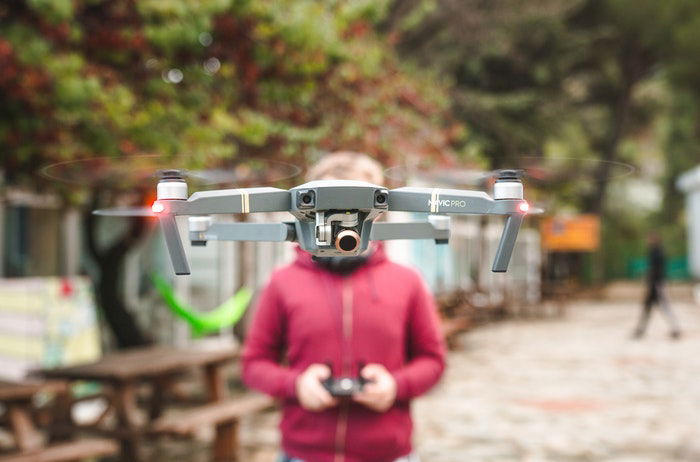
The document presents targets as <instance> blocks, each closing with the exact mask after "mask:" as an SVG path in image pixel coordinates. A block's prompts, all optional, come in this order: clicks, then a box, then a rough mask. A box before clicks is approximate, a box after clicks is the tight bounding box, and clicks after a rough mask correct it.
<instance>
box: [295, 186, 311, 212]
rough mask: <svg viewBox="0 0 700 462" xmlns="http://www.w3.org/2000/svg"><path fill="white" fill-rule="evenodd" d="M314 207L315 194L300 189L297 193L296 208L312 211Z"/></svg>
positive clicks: (308, 190)
mask: <svg viewBox="0 0 700 462" xmlns="http://www.w3.org/2000/svg"><path fill="white" fill-rule="evenodd" d="M314 207H316V192H315V191H314V190H313V189H302V190H301V191H299V192H298V193H297V208H299V209H312V208H314Z"/></svg>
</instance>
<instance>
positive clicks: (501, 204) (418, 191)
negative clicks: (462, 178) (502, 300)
mask: <svg viewBox="0 0 700 462" xmlns="http://www.w3.org/2000/svg"><path fill="white" fill-rule="evenodd" d="M522 204H527V203H526V202H525V201H524V200H522V199H499V200H494V199H492V198H491V197H490V196H489V195H488V194H486V193H484V192H481V191H462V190H458V189H441V188H398V189H393V190H391V191H389V210H390V211H402V212H425V213H432V214H438V213H440V214H450V215H506V216H507V220H506V224H505V228H504V229H503V234H501V240H500V242H499V244H498V250H497V251H496V257H495V259H494V262H493V267H492V268H491V270H492V271H493V272H496V273H503V272H505V271H506V270H507V269H508V263H509V262H510V258H511V255H512V254H513V249H514V247H515V240H516V238H517V237H518V231H519V230H520V225H521V224H522V222H523V216H524V214H525V212H524V210H526V208H521V207H522Z"/></svg>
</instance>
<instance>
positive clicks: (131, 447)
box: [41, 346, 238, 461]
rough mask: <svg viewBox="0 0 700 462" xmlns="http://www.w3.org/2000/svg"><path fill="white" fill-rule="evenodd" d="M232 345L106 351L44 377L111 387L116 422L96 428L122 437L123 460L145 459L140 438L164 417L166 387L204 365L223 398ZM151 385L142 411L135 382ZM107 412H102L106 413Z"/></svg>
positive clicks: (210, 388)
mask: <svg viewBox="0 0 700 462" xmlns="http://www.w3.org/2000/svg"><path fill="white" fill-rule="evenodd" d="M237 357H238V353H237V351H236V350H234V349H219V350H199V349H177V348H168V347H162V346H158V347H146V348H135V349H131V350H125V351H123V352H117V353H112V354H108V355H105V356H104V357H103V358H101V359H100V360H98V361H96V362H93V363H89V364H82V365H77V366H70V367H60V368H55V369H46V370H43V371H41V374H42V375H43V376H44V377H48V378H55V379H62V380H66V381H94V382H98V383H100V384H102V385H105V386H106V387H107V389H108V390H109V409H108V410H110V409H112V410H114V411H115V412H116V416H117V424H116V428H111V429H110V428H104V427H96V428H95V429H96V430H98V431H101V432H104V433H106V434H109V435H112V436H115V437H117V438H118V439H119V440H120V441H121V451H122V457H123V459H124V460H128V461H138V460H142V459H141V456H140V450H139V446H140V444H139V442H140V439H141V438H142V437H143V436H144V435H145V434H146V433H148V432H149V430H150V426H151V423H152V422H153V421H155V420H156V419H158V418H159V417H161V415H162V413H163V409H164V405H165V401H164V395H165V391H166V390H167V389H169V388H170V386H171V385H172V384H173V383H174V381H175V380H176V379H177V377H178V376H180V375H181V374H182V373H183V372H187V371H191V370H196V369H201V370H203V372H204V381H205V386H206V390H207V399H208V401H209V402H216V401H221V400H224V399H225V398H226V397H227V395H228V390H227V386H226V380H225V376H224V367H225V365H226V364H227V363H230V362H231V361H233V360H235V359H236V358H237ZM143 384H146V385H149V386H151V388H152V390H151V393H150V402H149V403H148V405H147V407H148V409H147V410H146V411H147V412H145V416H144V413H142V412H141V410H140V409H139V406H138V401H137V388H138V387H139V386H140V385H143ZM105 415H106V412H105V413H104V414H103V417H104V416H105Z"/></svg>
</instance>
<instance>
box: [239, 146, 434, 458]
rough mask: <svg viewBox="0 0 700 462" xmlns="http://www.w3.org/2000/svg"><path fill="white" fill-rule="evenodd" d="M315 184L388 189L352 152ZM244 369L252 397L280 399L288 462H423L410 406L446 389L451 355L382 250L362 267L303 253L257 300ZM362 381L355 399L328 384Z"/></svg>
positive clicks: (329, 163)
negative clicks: (443, 379) (440, 386)
mask: <svg viewBox="0 0 700 462" xmlns="http://www.w3.org/2000/svg"><path fill="white" fill-rule="evenodd" d="M307 179H308V180H310V181H311V180H360V181H366V182H370V183H373V184H377V185H381V184H382V183H383V181H384V180H383V175H382V168H381V166H380V165H379V164H378V163H377V162H376V161H374V160H373V159H371V158H370V157H368V156H366V155H364V154H358V153H350V152H341V153H334V154H329V155H328V156H326V157H324V158H323V159H322V160H321V161H320V162H319V163H318V164H317V165H316V166H314V167H312V168H311V170H310V173H309V175H308V177H307ZM242 362H243V381H244V382H245V383H246V384H247V385H248V386H250V387H251V388H254V389H257V390H259V391H262V392H264V393H267V394H269V395H272V396H274V397H277V398H280V399H281V400H282V420H281V423H280V429H281V433H282V450H283V454H282V455H281V459H280V460H281V461H282V462H370V461H371V462H395V461H396V462H416V461H417V460H418V457H417V456H416V454H415V453H414V452H413V449H412V443H411V439H412V427H413V424H412V421H411V415H410V402H411V400H412V399H413V398H415V397H416V396H419V395H421V394H423V393H425V392H426V391H428V390H429V389H430V388H431V387H432V386H433V385H435V384H436V383H437V381H438V380H439V379H440V376H441V375H442V373H443V370H444V368H445V347H444V344H443V340H442V335H441V331H440V329H439V324H438V316H437V310H436V307H435V303H434V301H433V298H432V296H431V295H430V293H429V291H428V288H427V287H426V285H425V283H424V282H423V280H422V279H421V277H420V276H419V275H418V273H417V272H415V271H414V270H412V269H409V268H406V267H404V266H401V265H398V264H396V263H393V262H391V261H389V260H388V258H387V256H386V254H385V252H384V247H383V245H382V244H381V243H372V244H371V246H370V248H369V249H368V250H367V251H366V252H365V253H363V254H362V255H359V256H356V257H312V256H311V255H310V254H309V253H307V252H305V251H303V250H302V249H301V248H299V247H297V258H296V261H294V262H293V263H291V264H289V265H287V266H284V267H282V268H280V269H278V270H276V271H275V272H274V273H273V275H272V277H271V278H270V281H269V282H268V284H267V286H266V288H265V289H264V290H263V292H262V294H261V295H260V299H259V301H258V303H257V308H256V311H255V314H254V316H253V321H252V324H251V326H250V329H249V330H248V334H247V337H246V340H245V344H244V348H243V357H242ZM358 374H359V375H361V376H362V377H364V378H365V379H366V380H367V381H368V383H366V384H365V386H364V389H363V390H362V391H360V392H359V393H357V394H354V395H353V396H352V397H350V398H343V399H341V398H336V397H333V396H331V394H330V393H329V392H328V391H327V390H326V388H324V386H323V384H322V381H323V380H325V379H327V378H329V377H333V376H335V377H348V376H350V377H357V376H358Z"/></svg>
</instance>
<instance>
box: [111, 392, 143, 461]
mask: <svg viewBox="0 0 700 462" xmlns="http://www.w3.org/2000/svg"><path fill="white" fill-rule="evenodd" d="M114 406H115V410H116V412H117V419H118V425H119V428H118V433H119V438H120V439H121V455H122V459H123V460H125V461H129V462H132V461H133V462H137V461H140V460H142V459H141V456H140V454H139V452H140V451H139V440H140V438H139V436H140V435H139V433H140V432H139V422H138V421H139V416H138V414H139V412H138V406H137V404H136V384H135V383H134V382H132V381H127V382H117V383H115V384H114Z"/></svg>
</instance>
